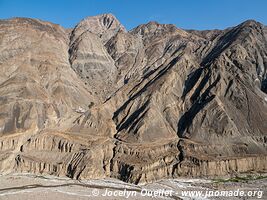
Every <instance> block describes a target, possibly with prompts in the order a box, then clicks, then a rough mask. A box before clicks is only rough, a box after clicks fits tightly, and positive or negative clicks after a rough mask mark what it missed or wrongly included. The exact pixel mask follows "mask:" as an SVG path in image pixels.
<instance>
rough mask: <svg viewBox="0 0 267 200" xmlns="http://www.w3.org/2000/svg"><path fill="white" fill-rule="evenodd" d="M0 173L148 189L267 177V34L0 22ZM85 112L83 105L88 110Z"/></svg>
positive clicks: (114, 23)
mask: <svg viewBox="0 0 267 200" xmlns="http://www.w3.org/2000/svg"><path fill="white" fill-rule="evenodd" d="M0 63H1V68H0V70H1V72H2V73H1V74H0V94H1V97H0V100H1V101H0V107H1V110H0V131H1V134H2V136H1V137H0V149H1V154H0V156H1V159H0V169H1V171H2V172H9V171H28V172H33V173H49V174H55V175H60V176H65V175H67V176H69V177H72V178H101V177H116V178H119V179H121V180H124V181H129V182H134V183H138V182H148V181H153V180H155V179H159V178H165V177H177V176H216V175H219V176H221V175H227V174H233V173H239V172H250V171H265V170H266V167H267V160H266V159H267V157H266V155H267V148H266V146H267V123H266V121H267V94H266V93H267V89H266V88H267V75H266V70H267V28H266V27H265V26H264V25H262V24H260V23H258V22H255V21H253V20H249V21H246V22H244V23H242V24H240V25H238V26H236V27H232V28H228V29H226V30H211V31H194V30H188V31H186V30H181V29H178V28H176V27H175V26H174V25H165V24H158V23H156V22H150V23H148V24H144V25H140V26H138V27H136V28H135V29H133V30H131V31H129V32H127V31H126V30H125V28H124V27H123V26H122V25H121V24H120V23H119V21H118V20H117V19H116V18H115V17H114V16H112V15H111V14H105V15H100V16H95V17H89V18H86V19H84V20H82V21H81V22H80V23H79V24H78V25H77V26H76V27H75V28H74V29H73V30H72V31H71V32H70V31H66V30H64V28H62V27H60V26H58V25H54V24H51V23H48V22H42V21H40V20H34V19H19V18H18V19H10V20H2V21H0ZM92 102H93V103H92Z"/></svg>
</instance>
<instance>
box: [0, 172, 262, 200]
mask: <svg viewBox="0 0 267 200" xmlns="http://www.w3.org/2000/svg"><path fill="white" fill-rule="evenodd" d="M256 177H258V176H256ZM266 177H267V176H265V177H264V178H261V179H257V180H256V179H255V180H252V179H251V180H242V179H240V180H239V181H232V180H231V181H229V182H228V181H225V182H224V181H222V179H221V180H220V181H218V180H208V179H181V178H180V179H164V180H158V181H155V182H153V183H149V184H141V185H135V184H130V183H125V182H122V181H119V180H117V179H110V178H109V179H101V180H95V179H93V180H82V181H78V180H73V179H69V178H56V177H53V176H36V175H32V174H12V175H5V176H0V199H1V200H13V199H16V200H35V199H38V200H47V199H49V200H58V199H64V200H73V199H75V200H88V199H98V200H110V199H112V200H120V199H121V200H122V199H130V200H138V199H168V200H173V199H174V200H180V199H181V200H182V199H183V200H192V199H195V200H213V199H214V200H224V199H231V200H241V199H242V200H246V199H249V200H251V199H266V198H267V196H266V195H267V178H266ZM224 180H228V179H224ZM106 191H109V192H110V193H109V194H110V195H111V196H107V195H106V194H107V192H106ZM123 191H127V192H128V193H126V192H125V193H121V196H120V195H119V193H116V192H123ZM155 191H158V192H159V191H165V193H158V194H157V193H155ZM168 191H172V193H171V195H170V194H169V193H167V192H168ZM185 191H198V192H199V191H201V192H203V195H202V196H198V195H195V196H193V197H192V196H191V197H190V196H189V194H188V193H182V192H185ZM206 191H213V192H215V191H216V192H219V191H244V193H245V195H244V196H231V197H225V196H219V195H218V194H217V196H216V194H215V193H214V196H212V193H210V196H205V192H206ZM248 191H251V192H253V193H251V194H253V196H248V194H250V193H247V192H248ZM254 191H255V194H254ZM111 192H115V193H111ZM186 194H187V195H186ZM192 194H194V193H192ZM208 194H209V193H208Z"/></svg>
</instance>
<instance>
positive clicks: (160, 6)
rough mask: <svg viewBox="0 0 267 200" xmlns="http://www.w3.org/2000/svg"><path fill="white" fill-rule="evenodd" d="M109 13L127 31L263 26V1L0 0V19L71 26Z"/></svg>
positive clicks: (266, 7) (266, 4)
mask: <svg viewBox="0 0 267 200" xmlns="http://www.w3.org/2000/svg"><path fill="white" fill-rule="evenodd" d="M103 13H113V14H114V15H115V16H116V17H117V18H118V19H119V20H120V22H121V23H122V24H123V25H124V26H125V27H126V28H127V29H128V30H129V29H132V28H134V27H136V26H137V25H139V24H143V23H147V22H149V21H158V22H160V23H168V24H175V25H176V26H177V27H180V28H184V29H199V30H204V29H216V28H217V29H223V28H226V27H229V26H234V25H237V24H239V23H241V22H243V21H245V20H247V19H255V20H257V21H259V22H261V23H263V24H265V25H267V0H0V18H1V19H6V18H11V17H31V18H39V19H43V20H46V21H50V22H53V23H56V24H60V25H62V26H64V27H66V28H70V27H74V26H75V24H77V23H78V22H79V21H80V20H81V19H83V18H85V17H87V16H93V15H98V14H103Z"/></svg>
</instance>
